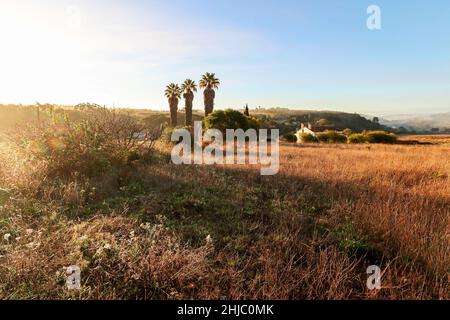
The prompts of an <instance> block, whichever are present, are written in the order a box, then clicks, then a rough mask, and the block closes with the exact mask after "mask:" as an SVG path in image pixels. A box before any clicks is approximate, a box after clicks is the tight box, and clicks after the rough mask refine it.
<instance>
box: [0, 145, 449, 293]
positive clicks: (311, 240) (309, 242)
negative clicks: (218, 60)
mask: <svg viewBox="0 0 450 320" xmlns="http://www.w3.org/2000/svg"><path fill="white" fill-rule="evenodd" d="M280 151H281V159H280V160H281V167H280V172H279V174H278V175H276V176H266V177H263V176H261V175H260V171H259V168H258V167H257V166H250V165H244V166H194V165H192V166H190V165H186V166H175V165H173V164H171V163H170V161H169V158H168V157H167V155H165V154H164V152H163V153H161V154H160V155H159V156H158V157H157V158H155V160H154V161H153V162H152V164H150V165H135V166H132V167H127V168H122V170H119V171H115V172H110V173H108V174H107V175H104V176H102V177H100V178H96V179H86V180H82V179H80V180H79V181H59V182H54V181H53V182H50V181H40V183H39V184H38V186H35V184H36V183H31V182H30V183H29V185H33V188H37V189H36V190H37V191H36V192H33V193H32V194H27V193H26V191H27V190H14V185H13V181H14V179H12V177H11V176H10V175H11V174H14V172H18V173H19V174H20V170H16V171H9V170H6V171H7V172H3V184H0V187H3V188H4V189H6V190H7V191H4V192H6V194H7V197H3V199H4V200H3V201H2V200H1V197H0V201H2V203H0V235H1V236H2V239H0V278H1V279H2V281H1V282H0V298H19V299H26V298H67V297H73V298H80V299H93V298H96V299H136V298H137V299H139V298H147V299H150V298H162V299H178V298H201V299H212V298H216V299H217V298H229V299H355V298H356V299H372V298H382V299H431V298H440V299H448V298H449V296H448V292H449V285H448V278H447V276H448V261H449V257H450V255H449V253H450V251H449V213H450V161H449V159H450V148H448V147H446V146H395V145H393V146H391V145H390V146H384V145H302V146H299V145H288V144H286V145H282V146H281V149H280ZM3 168H5V167H3ZM4 171H5V170H4ZM0 179H1V178H0ZM29 179H32V177H29ZM5 181H8V184H7V185H5V183H4V182H5ZM22 185H23V184H22ZM0 196H1V194H0ZM5 233H10V234H11V239H10V240H8V241H6V240H4V239H3V235H4V234H5ZM208 235H210V237H211V239H212V241H207V240H206V238H207V236H208ZM208 239H209V238H208ZM71 264H77V265H79V266H80V267H81V268H82V284H83V288H82V290H81V291H78V292H75V293H74V292H68V291H67V290H66V289H65V288H64V285H63V281H62V279H61V275H60V272H61V270H62V267H64V266H69V265H71ZM371 264H376V265H379V266H380V267H381V268H382V270H383V277H382V287H383V288H382V289H381V290H378V291H369V290H368V289H367V288H366V279H367V275H366V273H365V272H366V268H367V266H369V265H371Z"/></svg>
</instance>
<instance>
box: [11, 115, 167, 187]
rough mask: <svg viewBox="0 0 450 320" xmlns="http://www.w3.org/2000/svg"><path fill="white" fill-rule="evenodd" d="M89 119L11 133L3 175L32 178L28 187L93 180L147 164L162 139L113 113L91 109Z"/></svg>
mask: <svg viewBox="0 0 450 320" xmlns="http://www.w3.org/2000/svg"><path fill="white" fill-rule="evenodd" d="M85 113H86V114H85V115H86V117H85V120H83V121H81V122H70V121H69V120H68V119H67V118H63V119H57V118H55V117H52V121H50V122H45V123H40V124H38V125H33V126H31V125H30V126H26V127H21V128H17V129H16V130H14V131H12V132H9V133H8V134H7V135H6V138H5V140H6V145H7V147H6V150H8V151H7V152H5V151H4V152H3V153H4V154H3V157H4V159H3V161H2V163H5V165H3V166H2V167H3V170H2V171H3V175H5V174H6V175H7V176H9V179H13V180H16V179H22V180H23V179H25V180H28V179H27V177H29V178H31V179H29V181H23V182H24V183H25V185H24V186H26V184H27V183H28V184H30V183H39V182H42V181H44V180H46V179H48V178H55V177H56V178H68V177H76V176H80V175H81V176H86V177H92V176H95V175H99V174H102V173H104V172H105V171H107V170H108V169H109V168H111V167H120V166H124V165H127V164H130V163H131V162H133V161H136V160H146V159H148V157H149V156H151V154H152V152H153V151H154V147H155V143H156V141H157V140H158V139H159V137H160V134H161V132H160V130H149V129H147V128H146V127H145V125H143V124H141V123H140V122H139V121H138V120H137V119H135V118H134V117H132V116H130V115H128V114H125V113H121V112H118V111H116V110H114V109H108V108H103V107H92V108H89V109H88V110H86V111H85ZM4 150H5V149H4ZM33 178H34V179H33ZM30 187H31V186H30Z"/></svg>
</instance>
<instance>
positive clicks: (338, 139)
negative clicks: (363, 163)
mask: <svg viewBox="0 0 450 320" xmlns="http://www.w3.org/2000/svg"><path fill="white" fill-rule="evenodd" d="M317 139H318V140H319V141H320V142H327V143H345V142H347V137H346V136H345V135H343V134H342V133H339V132H337V131H325V132H320V133H318V134H317Z"/></svg>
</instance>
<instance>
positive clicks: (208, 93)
mask: <svg viewBox="0 0 450 320" xmlns="http://www.w3.org/2000/svg"><path fill="white" fill-rule="evenodd" d="M215 96H216V93H215V92H214V90H213V89H211V88H206V89H205V91H204V92H203V98H204V100H205V117H207V116H208V115H209V114H210V113H212V112H213V111H214V98H215Z"/></svg>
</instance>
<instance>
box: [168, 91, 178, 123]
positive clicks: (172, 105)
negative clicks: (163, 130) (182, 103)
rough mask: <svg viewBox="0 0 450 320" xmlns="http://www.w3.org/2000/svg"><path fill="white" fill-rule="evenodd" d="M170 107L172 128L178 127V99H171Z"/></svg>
mask: <svg viewBox="0 0 450 320" xmlns="http://www.w3.org/2000/svg"><path fill="white" fill-rule="evenodd" d="M169 105H170V125H171V126H172V127H176V126H177V125H178V122H177V112H178V99H177V98H170V99H169Z"/></svg>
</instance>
